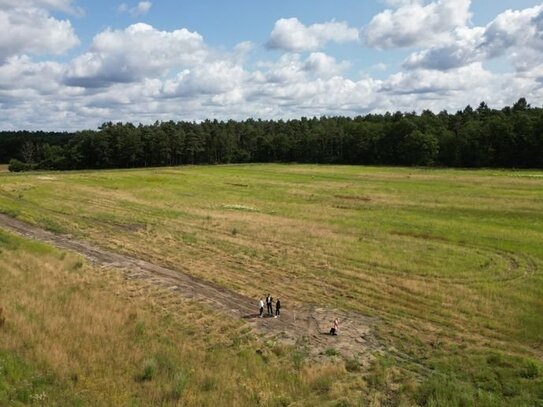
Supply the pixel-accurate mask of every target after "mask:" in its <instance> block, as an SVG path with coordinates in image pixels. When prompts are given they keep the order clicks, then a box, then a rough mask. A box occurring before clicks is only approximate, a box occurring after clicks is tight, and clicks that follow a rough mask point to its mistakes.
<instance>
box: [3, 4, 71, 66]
mask: <svg viewBox="0 0 543 407" xmlns="http://www.w3.org/2000/svg"><path fill="white" fill-rule="evenodd" d="M0 27H2V35H0V64H1V63H2V62H3V61H5V60H6V59H7V58H9V57H10V56H13V55H18V54H23V53H28V54H35V55H46V54H57V55H58V54H62V53H64V52H66V51H67V50H69V49H70V48H72V47H74V46H76V45H78V44H79V39H78V38H77V36H76V35H75V32H74V30H73V27H72V25H71V23H70V21H68V20H58V19H56V18H54V17H51V16H50V15H49V14H48V12H47V11H46V10H44V9H39V8H34V7H30V8H6V9H4V10H1V9H0Z"/></svg>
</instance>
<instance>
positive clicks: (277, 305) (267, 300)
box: [258, 294, 281, 318]
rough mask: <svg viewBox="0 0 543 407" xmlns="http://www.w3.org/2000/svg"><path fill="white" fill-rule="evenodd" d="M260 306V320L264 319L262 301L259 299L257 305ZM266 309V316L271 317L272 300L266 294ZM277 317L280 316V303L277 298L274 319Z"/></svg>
mask: <svg viewBox="0 0 543 407" xmlns="http://www.w3.org/2000/svg"><path fill="white" fill-rule="evenodd" d="M258 305H259V306H260V318H264V300H263V299H262V298H261V299H260V302H259V303H258ZM266 308H267V311H268V316H269V317H273V316H274V315H273V298H272V296H271V294H268V296H267V297H266ZM279 315H281V301H280V300H279V298H278V299H277V300H276V301H275V316H274V317H275V318H277V317H278V316H279Z"/></svg>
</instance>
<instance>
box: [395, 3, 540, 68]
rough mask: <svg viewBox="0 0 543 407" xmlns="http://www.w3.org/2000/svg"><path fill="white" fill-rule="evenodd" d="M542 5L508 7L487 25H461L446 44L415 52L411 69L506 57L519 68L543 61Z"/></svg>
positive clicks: (408, 61) (411, 56) (410, 59)
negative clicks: (512, 8)
mask: <svg viewBox="0 0 543 407" xmlns="http://www.w3.org/2000/svg"><path fill="white" fill-rule="evenodd" d="M542 33H543V5H540V6H536V7H532V8H528V9H524V10H517V11H512V10H507V11H505V12H503V13H501V14H500V15H498V16H497V17H496V18H495V19H494V20H493V21H492V22H490V23H489V24H488V25H487V26H486V27H474V28H467V27H464V28H459V29H457V30H455V32H454V35H453V37H452V38H451V39H450V40H449V41H447V43H445V44H443V45H440V46H437V47H434V48H430V49H427V50H423V51H419V52H416V53H413V54H412V55H410V56H409V57H408V59H407V60H406V61H405V64H404V66H405V67H407V68H410V69H418V68H424V69H438V70H447V69H452V68H458V67H462V66H465V65H468V64H471V63H473V62H482V61H486V60H489V59H492V58H497V57H501V56H507V57H508V58H509V60H510V61H511V63H512V64H513V66H514V68H515V69H516V70H517V71H528V70H531V69H534V68H536V67H538V66H539V65H540V64H541V63H543V34H542Z"/></svg>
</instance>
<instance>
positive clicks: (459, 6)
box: [362, 0, 471, 49]
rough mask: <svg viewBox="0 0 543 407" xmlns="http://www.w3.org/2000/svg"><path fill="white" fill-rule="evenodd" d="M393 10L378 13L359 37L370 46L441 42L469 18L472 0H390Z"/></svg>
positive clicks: (406, 45)
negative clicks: (433, 0) (425, 2)
mask: <svg viewBox="0 0 543 407" xmlns="http://www.w3.org/2000/svg"><path fill="white" fill-rule="evenodd" d="M389 4H390V5H393V6H395V7H396V8H395V9H387V10H385V11H383V12H381V13H379V14H377V15H376V16H375V17H373V19H372V20H371V22H370V23H369V25H368V26H367V27H366V28H365V29H364V31H363V34H362V37H363V39H364V41H365V43H366V44H367V45H369V46H371V47H375V48H379V49H385V48H402V47H413V46H428V45H433V44H440V43H442V42H443V41H446V40H447V39H448V38H450V36H451V32H452V31H453V30H454V29H455V28H457V27H463V26H465V25H466V24H467V22H468V21H469V19H470V16H471V14H470V11H469V9H470V4H471V0H437V1H435V2H431V3H429V4H424V3H423V2H422V1H421V0H413V1H393V2H391V1H389Z"/></svg>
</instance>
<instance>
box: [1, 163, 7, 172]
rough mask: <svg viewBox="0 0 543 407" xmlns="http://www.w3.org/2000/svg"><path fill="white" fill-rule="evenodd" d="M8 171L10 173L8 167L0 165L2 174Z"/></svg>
mask: <svg viewBox="0 0 543 407" xmlns="http://www.w3.org/2000/svg"><path fill="white" fill-rule="evenodd" d="M7 171H8V165H7V164H0V172H7Z"/></svg>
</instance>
